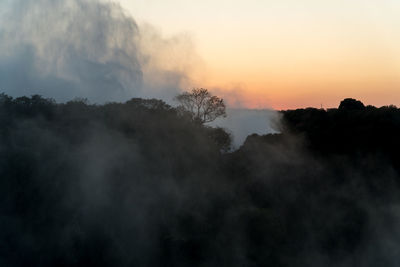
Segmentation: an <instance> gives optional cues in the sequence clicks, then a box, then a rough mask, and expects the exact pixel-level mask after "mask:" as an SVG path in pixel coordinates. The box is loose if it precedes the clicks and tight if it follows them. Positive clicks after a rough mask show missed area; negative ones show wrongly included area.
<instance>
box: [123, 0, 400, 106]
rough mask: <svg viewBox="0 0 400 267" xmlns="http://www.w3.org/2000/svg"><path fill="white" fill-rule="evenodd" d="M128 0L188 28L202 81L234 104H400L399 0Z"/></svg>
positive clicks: (179, 28) (173, 26)
mask: <svg viewBox="0 0 400 267" xmlns="http://www.w3.org/2000/svg"><path fill="white" fill-rule="evenodd" d="M119 2H120V3H121V5H122V6H123V7H125V8H126V9H127V11H128V12H130V13H132V15H133V16H134V18H135V19H137V20H138V21H139V23H141V22H149V23H151V24H153V25H155V26H156V27H158V28H159V29H160V30H161V31H162V32H163V33H164V35H166V36H173V35H174V34H176V33H180V32H186V33H188V34H189V35H190V36H191V38H192V40H193V43H194V44H195V45H196V49H197V53H198V54H199V55H200V56H201V58H202V59H203V62H204V66H202V69H203V71H204V73H203V75H201V76H199V77H201V78H199V77H197V79H196V78H195V79H194V80H196V84H195V85H196V86H202V87H207V88H210V89H213V88H214V89H215V90H216V92H219V93H220V94H222V95H223V97H224V98H226V99H227V101H228V102H230V103H231V104H232V105H236V106H245V107H252V108H264V107H273V108H276V109H286V108H297V107H305V106H313V107H320V106H321V105H322V106H323V107H326V108H328V107H336V106H338V104H339V102H340V100H342V99H343V98H346V97H353V98H357V99H360V100H361V101H363V102H364V103H365V104H372V105H377V106H381V105H388V104H395V105H398V106H400V15H399V14H400V1H398V0H352V1H345V0H324V1H320V0H304V1H298V0H279V1H278V0H230V1H227V0H220V1H212V0H203V1H196V2H194V1H184V0H146V1H141V0H120V1H119Z"/></svg>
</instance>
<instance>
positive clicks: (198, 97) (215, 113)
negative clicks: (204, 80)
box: [175, 88, 226, 124]
mask: <svg viewBox="0 0 400 267" xmlns="http://www.w3.org/2000/svg"><path fill="white" fill-rule="evenodd" d="M175 100H176V101H178V102H179V104H180V105H179V107H178V109H179V110H180V111H181V112H182V113H185V114H188V115H189V116H191V118H192V120H193V121H196V122H199V123H201V124H204V123H207V122H211V121H214V120H215V119H217V118H218V117H221V116H222V117H225V116H226V112H225V109H226V107H225V103H224V100H223V99H222V98H219V97H217V96H213V95H212V94H211V93H210V92H209V91H208V90H207V89H204V88H193V89H192V90H191V91H190V92H184V93H182V94H179V95H178V96H176V97H175Z"/></svg>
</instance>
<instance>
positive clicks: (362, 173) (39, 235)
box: [0, 95, 400, 267]
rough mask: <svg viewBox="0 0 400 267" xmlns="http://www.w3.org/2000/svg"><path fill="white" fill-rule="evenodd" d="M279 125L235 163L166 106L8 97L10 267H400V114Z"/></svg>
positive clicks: (1, 249)
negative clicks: (399, 150)
mask: <svg viewBox="0 0 400 267" xmlns="http://www.w3.org/2000/svg"><path fill="white" fill-rule="evenodd" d="M342 104H343V103H342ZM361 104H362V103H361ZM354 107H355V108H354ZM282 114H283V118H282V133H281V134H275V135H265V136H258V135H252V136H249V137H248V138H247V140H246V142H245V144H244V145H243V146H242V147H241V148H240V149H238V150H237V151H231V152H228V151H229V144H230V137H229V135H228V134H227V133H226V132H225V131H224V130H223V129H218V128H217V129H215V128H210V127H207V126H204V125H201V124H198V123H195V122H193V120H191V119H190V118H187V117H185V116H183V115H182V114H181V113H180V112H179V111H177V110H176V109H175V108H173V107H170V106H169V105H167V104H165V103H164V102H162V101H160V100H154V99H152V100H144V99H132V100H130V101H128V102H126V103H123V104H121V103H109V104H104V105H90V104H88V103H86V102H85V101H84V100H80V99H77V100H74V101H71V102H68V103H63V104H57V103H55V102H54V101H52V100H49V99H43V98H41V97H40V96H32V97H30V98H28V97H21V98H16V99H13V98H11V97H8V96H6V95H1V97H0V158H1V161H0V227H1V229H2V231H1V232H0V266H274V267H275V266H389V267H390V266H397V264H398V262H399V260H400V255H398V250H399V248H400V231H399V230H400V229H399V227H398V225H399V223H400V217H399V216H398V214H399V207H400V206H399V204H400V199H399V197H398V196H399V192H400V191H399V189H400V188H399V182H400V179H399V170H400V168H399V166H400V164H399V158H398V157H397V150H398V148H399V145H400V144H399V141H398V139H397V138H396V137H397V136H399V132H400V111H399V110H398V109H397V108H395V107H393V106H391V107H382V108H375V107H370V106H367V107H364V105H362V106H361V105H359V104H358V103H357V102H354V101H351V100H346V101H345V103H344V104H343V105H341V106H340V108H339V109H332V110H322V109H301V110H292V111H284V112H282Z"/></svg>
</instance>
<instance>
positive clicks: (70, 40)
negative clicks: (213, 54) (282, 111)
mask: <svg viewBox="0 0 400 267" xmlns="http://www.w3.org/2000/svg"><path fill="white" fill-rule="evenodd" d="M0 9H1V10H2V12H1V13H0V21H1V22H2V23H0V38H1V43H0V88H1V90H2V91H4V92H5V93H7V94H10V95H12V96H22V95H33V94H40V95H43V96H45V97H51V98H54V99H56V100H58V101H67V100H71V99H73V98H75V97H80V98H87V99H88V100H89V101H92V102H96V103H104V102H107V101H125V100H128V99H130V98H132V97H148V98H151V97H155V96H157V97H158V98H162V99H164V100H169V101H170V100H172V98H173V96H174V95H175V94H176V93H178V92H179V91H180V90H181V89H182V88H184V87H185V86H186V85H188V84H189V83H190V77H189V76H190V70H191V68H192V67H191V66H192V65H194V64H195V63H197V61H198V60H199V57H198V56H197V54H196V53H195V48H194V45H193V43H192V41H191V39H190V37H188V36H187V35H184V34H181V35H176V36H173V37H170V38H164V37H163V36H162V33H161V32H160V31H158V30H157V29H156V28H155V27H153V26H151V25H150V24H145V25H142V26H139V25H138V24H137V23H136V22H135V20H134V19H133V18H132V17H131V16H130V15H129V14H128V13H127V12H125V10H123V9H122V8H121V6H120V5H118V4H116V3H113V2H110V1H96V0H74V1H68V0H62V1H55V0H38V1H37V0H15V1H2V3H0Z"/></svg>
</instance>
